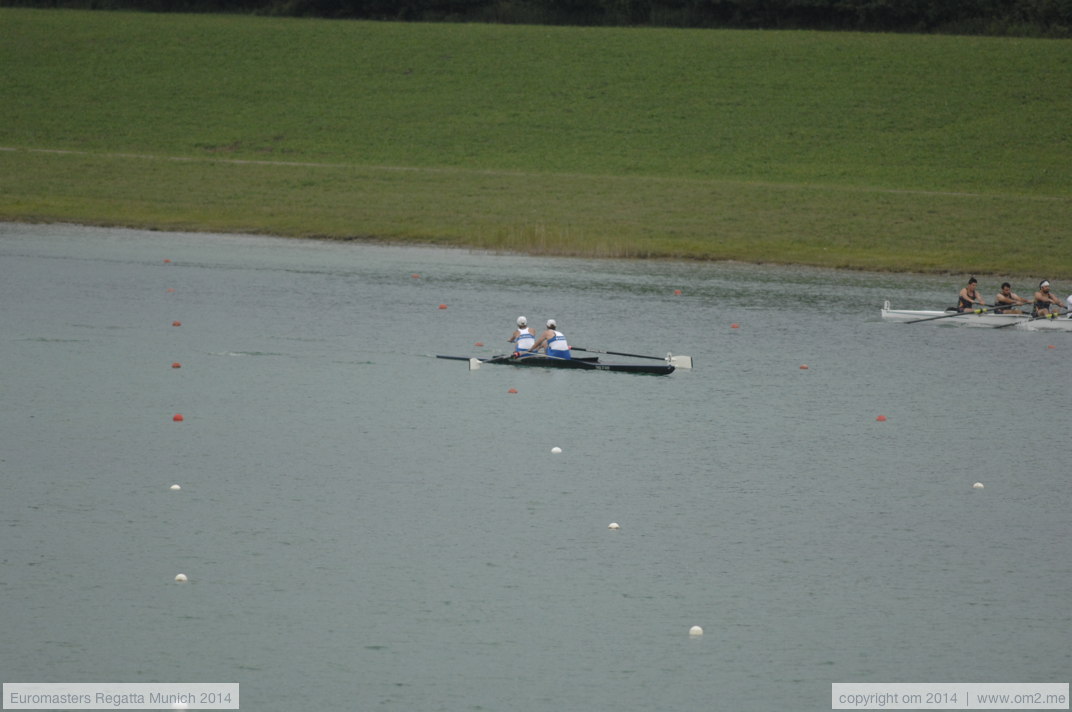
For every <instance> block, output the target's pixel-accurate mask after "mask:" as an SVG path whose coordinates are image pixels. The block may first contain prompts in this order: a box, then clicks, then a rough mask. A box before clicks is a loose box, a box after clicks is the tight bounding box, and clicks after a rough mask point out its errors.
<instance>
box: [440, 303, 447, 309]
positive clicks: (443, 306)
mask: <svg viewBox="0 0 1072 712" xmlns="http://www.w3.org/2000/svg"><path fill="white" fill-rule="evenodd" d="M439 308H440V309H446V308H447V305H446V304H440V305H439Z"/></svg>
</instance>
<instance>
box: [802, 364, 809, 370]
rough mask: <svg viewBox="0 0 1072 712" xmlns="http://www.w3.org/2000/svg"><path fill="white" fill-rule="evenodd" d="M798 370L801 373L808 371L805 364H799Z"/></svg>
mask: <svg viewBox="0 0 1072 712" xmlns="http://www.w3.org/2000/svg"><path fill="white" fill-rule="evenodd" d="M800 370H801V371H807V370H808V364H806V363H802V364H800Z"/></svg>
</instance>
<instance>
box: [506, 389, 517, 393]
mask: <svg viewBox="0 0 1072 712" xmlns="http://www.w3.org/2000/svg"><path fill="white" fill-rule="evenodd" d="M507 393H517V389H516V388H511V389H510V390H508V391H507Z"/></svg>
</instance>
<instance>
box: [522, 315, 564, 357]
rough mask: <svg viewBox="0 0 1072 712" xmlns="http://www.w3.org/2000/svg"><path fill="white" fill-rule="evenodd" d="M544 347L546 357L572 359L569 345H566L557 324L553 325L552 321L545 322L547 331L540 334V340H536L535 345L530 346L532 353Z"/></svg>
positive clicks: (553, 321)
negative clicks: (545, 348)
mask: <svg viewBox="0 0 1072 712" xmlns="http://www.w3.org/2000/svg"><path fill="white" fill-rule="evenodd" d="M545 345H546V347H547V355H548V356H551V357H552V358H572V356H570V348H569V344H568V343H566V336H565V335H564V334H563V333H562V332H561V331H559V330H558V324H556V323H555V320H554V319H548V320H547V331H545V332H543V333H542V334H540V338H538V339H536V343H535V344H533V346H532V352H533V353H535V352H537V351H539V350H540V348H541V347H543V346H545Z"/></svg>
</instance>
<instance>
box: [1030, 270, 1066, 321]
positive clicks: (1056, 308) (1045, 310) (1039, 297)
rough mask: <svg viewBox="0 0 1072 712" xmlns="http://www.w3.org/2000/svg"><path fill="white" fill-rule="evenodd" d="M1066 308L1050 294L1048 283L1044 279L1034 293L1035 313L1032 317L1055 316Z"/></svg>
mask: <svg viewBox="0 0 1072 712" xmlns="http://www.w3.org/2000/svg"><path fill="white" fill-rule="evenodd" d="M1067 308H1068V306H1067V305H1066V304H1065V303H1064V302H1062V301H1061V300H1060V299H1058V298H1057V297H1055V296H1054V295H1052V294H1050V283H1049V282H1048V281H1046V280H1045V279H1044V280H1042V281H1041V282H1039V289H1038V291H1037V292H1035V311H1034V313H1033V314H1032V316H1036V317H1038V316H1050V315H1053V316H1057V315H1058V314H1060V313H1061V310H1062V309H1067Z"/></svg>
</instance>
